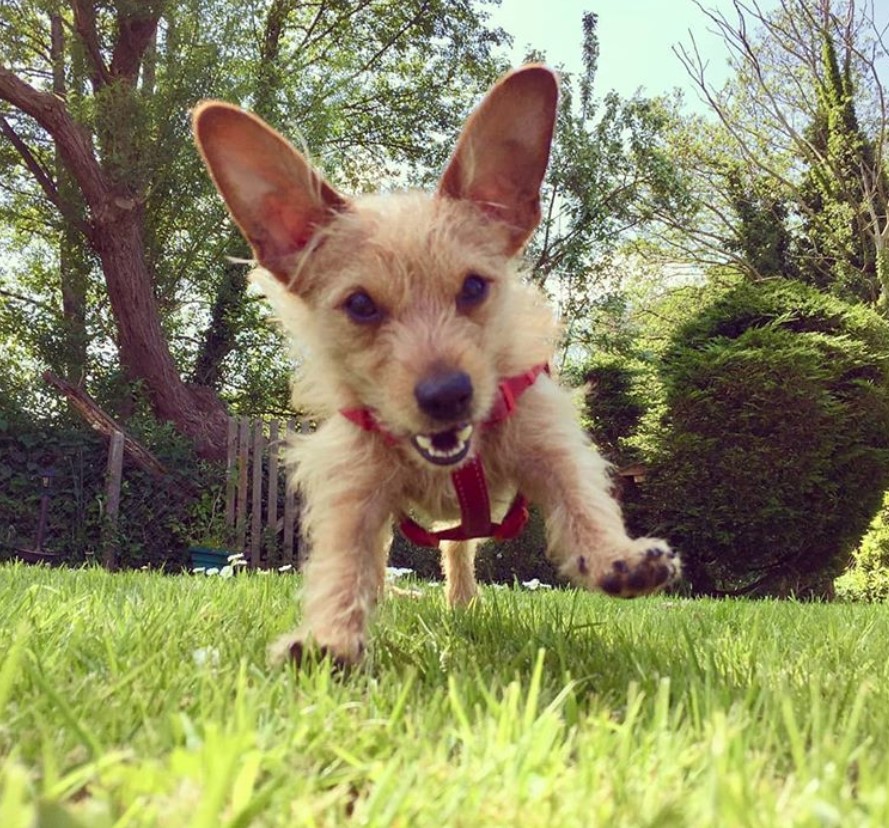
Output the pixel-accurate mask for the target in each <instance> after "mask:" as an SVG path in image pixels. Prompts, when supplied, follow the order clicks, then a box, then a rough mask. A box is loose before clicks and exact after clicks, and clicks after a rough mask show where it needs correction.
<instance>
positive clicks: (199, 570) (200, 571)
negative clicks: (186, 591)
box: [191, 566, 207, 575]
mask: <svg viewBox="0 0 889 828" xmlns="http://www.w3.org/2000/svg"><path fill="white" fill-rule="evenodd" d="M206 570H207V568H206V567H205V566H196V567H195V568H194V569H192V570H191V571H192V572H193V573H194V574H195V575H203V574H204V572H206Z"/></svg>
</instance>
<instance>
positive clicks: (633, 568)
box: [599, 545, 680, 598]
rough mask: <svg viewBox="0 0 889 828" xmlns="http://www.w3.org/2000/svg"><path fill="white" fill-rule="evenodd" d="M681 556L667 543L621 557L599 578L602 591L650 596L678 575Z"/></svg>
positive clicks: (627, 596)
mask: <svg viewBox="0 0 889 828" xmlns="http://www.w3.org/2000/svg"><path fill="white" fill-rule="evenodd" d="M679 572H680V564H679V556H678V555H677V554H676V552H674V551H673V550H672V549H670V548H669V547H668V546H666V545H651V546H648V547H647V548H645V549H643V550H641V551H640V552H637V553H636V554H635V555H633V556H632V557H628V558H620V559H618V560H616V561H615V562H614V563H613V564H612V565H611V571H610V572H607V573H606V574H605V575H603V576H602V578H600V580H599V586H600V588H601V589H602V591H603V592H607V593H608V594H609V595H616V596H620V597H622V598H634V597H636V596H637V595H648V594H649V593H652V592H657V591H658V590H659V589H662V588H663V587H665V586H667V585H668V584H670V583H672V582H673V581H674V580H676V578H677V577H678V576H679Z"/></svg>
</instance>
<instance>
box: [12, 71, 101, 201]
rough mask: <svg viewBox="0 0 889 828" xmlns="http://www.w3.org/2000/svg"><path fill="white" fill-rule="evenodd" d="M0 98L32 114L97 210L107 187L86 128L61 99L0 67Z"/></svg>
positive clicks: (82, 191) (85, 196)
mask: <svg viewBox="0 0 889 828" xmlns="http://www.w3.org/2000/svg"><path fill="white" fill-rule="evenodd" d="M0 100H4V101H7V102H8V103H10V104H12V105H13V106H14V107H15V108H16V109H18V110H20V111H22V112H24V113H25V114H26V115H29V116H30V117H32V118H33V119H34V120H35V121H37V123H38V124H40V126H41V127H43V129H45V130H46V131H47V132H48V133H49V134H50V135H51V136H52V138H53V140H54V141H55V143H56V147H57V148H58V150H59V155H60V156H61V158H62V160H63V162H64V164H65V166H66V167H67V168H68V170H69V171H70V173H71V175H72V177H73V178H74V180H75V181H76V182H77V184H78V186H79V187H80V191H81V193H83V197H84V201H85V202H86V204H87V205H88V206H89V208H90V209H91V210H92V211H93V212H98V211H101V210H102V208H103V206H104V203H105V201H106V199H107V197H108V194H109V187H108V184H107V181H106V179H105V175H104V172H103V171H102V168H101V166H100V165H99V162H98V161H97V160H96V156H95V155H94V154H93V147H92V142H91V140H90V136H89V134H88V133H87V132H86V130H85V129H84V128H83V127H82V126H81V125H80V124H78V123H77V122H76V121H75V120H74V119H73V118H72V117H71V115H70V113H69V112H68V110H67V109H66V108H65V104H64V102H63V101H61V100H59V98H57V97H56V96H55V95H52V94H50V93H48V92H41V91H40V90H39V89H35V88H34V87H33V86H31V85H30V84H28V83H26V82H25V81H23V80H22V79H21V78H19V77H18V76H17V75H16V74H15V73H14V72H11V71H10V70H9V69H7V68H6V67H5V66H0Z"/></svg>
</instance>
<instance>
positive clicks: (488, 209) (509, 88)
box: [438, 65, 559, 255]
mask: <svg viewBox="0 0 889 828" xmlns="http://www.w3.org/2000/svg"><path fill="white" fill-rule="evenodd" d="M558 98H559V86H558V81H557V80H556V76H555V74H554V73H553V72H551V71H550V70H549V69H547V68H546V67H544V66H537V65H529V66H524V67H522V68H521V69H516V70H515V71H513V72H510V73H509V74H508V75H506V76H504V77H503V78H502V79H501V80H500V81H498V82H497V84H496V85H495V86H494V87H493V88H492V89H491V91H490V92H488V94H487V95H486V96H485V98H484V100H483V101H482V102H481V104H480V105H479V106H478V108H477V109H476V110H475V112H473V114H472V115H471V117H470V118H469V121H468V122H467V123H466V126H465V127H464V128H463V132H462V134H461V135H460V140H459V142H458V143H457V149H456V150H455V151H454V155H453V157H452V158H451V160H450V163H449V164H448V167H447V169H446V170H445V173H444V175H443V176H442V179H441V183H440V184H439V188H438V191H439V194H440V195H443V196H446V197H449V198H458V199H469V200H470V201H472V202H474V203H475V204H477V205H478V206H479V207H480V208H481V209H482V210H483V211H484V212H485V213H487V214H488V215H490V216H491V217H493V218H495V219H497V220H498V221H501V222H503V223H504V224H506V225H507V226H508V227H509V230H510V234H509V249H508V251H507V252H508V253H509V254H510V255H512V254H513V253H516V252H518V251H519V250H520V249H521V248H522V247H523V246H524V244H525V242H526V241H527V240H528V237H529V236H530V235H531V233H532V232H534V229H535V228H536V227H537V225H538V223H539V222H540V185H541V184H542V183H543V176H544V175H545V174H546V165H547V162H548V161H549V149H550V144H551V143H552V137H553V128H554V126H555V120H556V106H557V104H558Z"/></svg>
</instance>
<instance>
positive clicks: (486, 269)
mask: <svg viewBox="0 0 889 828" xmlns="http://www.w3.org/2000/svg"><path fill="white" fill-rule="evenodd" d="M556 99H557V86H556V81H555V78H554V76H553V75H552V73H551V72H549V71H548V70H546V69H544V68H542V67H538V66H532V67H526V68H524V69H521V70H518V71H516V72H513V73H511V74H510V75H507V76H506V78H504V79H503V80H501V81H500V83H498V84H497V85H496V86H495V87H494V88H493V89H492V90H491V92H489V94H488V95H487V97H486V98H485V100H484V101H483V102H482V104H481V106H480V107H479V108H478V109H477V110H476V112H475V113H474V115H473V116H472V117H471V118H470V120H469V122H468V123H467V125H466V127H465V129H464V131H463V134H462V135H461V138H460V141H459V143H458V146H457V149H456V151H455V153H454V155H453V158H452V159H451V162H450V163H449V165H448V168H447V170H446V171H445V174H444V176H443V177H442V180H441V183H440V185H439V189H438V192H437V193H436V194H434V195H429V194H423V193H406V194H400V195H385V196H371V197H364V198H360V199H356V200H354V201H348V200H347V199H345V198H344V197H343V196H341V195H340V194H338V193H337V192H336V191H335V190H334V189H333V188H332V187H330V185H329V184H327V182H325V181H324V180H323V179H322V178H321V177H320V176H319V175H318V173H316V172H315V171H314V170H312V169H311V167H309V165H308V164H307V163H306V161H305V159H304V158H303V157H302V156H301V155H299V153H297V152H296V151H295V150H294V149H293V148H292V147H291V146H290V145H289V144H287V142H286V141H285V140H284V139H283V138H281V136H279V135H278V134H277V133H275V132H274V131H272V130H271V129H270V128H269V127H267V126H266V125H265V124H263V123H262V122H261V121H259V120H258V119H256V118H254V117H253V116H250V115H248V114H246V113H244V112H242V111H241V110H238V109H235V108H234V107H230V106H228V105H225V104H218V103H208V104H203V105H202V106H201V107H199V108H198V110H197V111H196V113H195V119H194V121H195V135H196V137H197V141H198V144H199V147H200V149H201V152H202V154H203V155H204V158H205V161H206V163H207V166H208V168H209V169H210V171H211V174H212V175H213V178H214V181H215V182H216V184H217V187H218V189H219V191H220V193H221V194H222V196H223V198H224V199H225V200H226V203H227V204H228V206H229V209H230V210H231V212H232V215H233V217H234V218H235V220H236V221H237V223H238V224H239V226H240V227H241V229H242V231H243V232H244V235H245V236H246V237H247V239H248V241H249V242H250V243H251V245H252V247H253V250H254V253H255V255H256V258H257V260H258V261H259V263H260V265H261V266H262V267H263V268H264V269H265V270H266V271H268V272H269V273H271V274H272V275H273V276H274V277H275V279H276V280H277V281H278V283H279V286H280V287H283V288H284V290H280V289H279V290H278V291H277V294H278V298H277V300H276V301H275V304H276V309H277V311H278V313H279V315H280V316H282V318H283V319H284V320H285V323H286V322H287V320H288V319H290V325H289V326H288V327H289V328H290V331H291V333H292V334H293V335H295V336H297V337H298V338H300V339H302V340H303V341H305V342H307V343H308V345H309V348H310V355H309V357H308V360H307V363H306V373H307V374H308V376H309V380H310V382H311V383H312V384H313V385H315V386H316V387H322V388H324V389H326V391H327V396H328V397H329V398H330V399H332V400H333V401H334V402H333V405H335V406H337V407H367V408H371V409H373V410H374V413H375V416H376V419H377V421H378V422H379V423H380V424H381V426H382V427H383V428H384V429H385V430H386V431H388V432H389V433H390V434H392V435H394V436H396V437H397V438H399V439H403V440H404V441H405V442H407V443H409V444H410V446H411V447H412V449H413V451H411V452H409V456H412V457H413V458H414V459H415V460H416V461H417V462H419V463H421V464H423V465H425V466H427V467H438V468H447V467H454V466H456V465H458V464H459V463H460V462H461V461H463V460H464V459H465V458H466V457H467V456H468V455H469V454H470V453H471V450H472V446H473V435H474V434H475V431H476V428H477V426H478V425H479V424H480V423H482V422H484V420H485V419H487V417H488V415H489V413H490V410H491V407H492V405H493V403H494V400H495V395H496V393H497V385H498V383H499V381H500V379H502V378H503V376H505V375H508V374H510V373H515V372H517V371H519V370H524V369H527V368H529V367H531V366H532V365H534V364H536V363H538V362H540V361H542V360H544V359H546V358H547V356H548V349H549V348H550V347H551V342H550V339H551V334H552V328H551V322H550V314H549V312H548V311H547V310H546V309H545V308H543V307H542V306H541V305H540V303H539V302H538V300H537V298H536V295H535V294H533V293H532V292H531V291H529V290H528V289H527V288H525V287H524V286H522V285H521V284H520V283H519V281H518V279H517V278H516V276H515V273H514V267H515V265H514V262H513V260H514V258H515V256H516V254H517V253H518V252H519V251H520V250H521V248H522V247H523V246H524V244H525V242H526V241H527V239H528V237H529V236H530V234H531V233H532V231H533V230H534V228H535V227H536V225H537V223H538V221H539V215H540V208H539V191H540V184H541V181H542V179H543V175H544V172H545V169H546V164H547V160H548V155H549V145H550V141H551V137H552V129H553V122H554V118H555V106H556ZM288 306H289V307H288ZM306 310H308V313H305V311H306Z"/></svg>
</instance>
